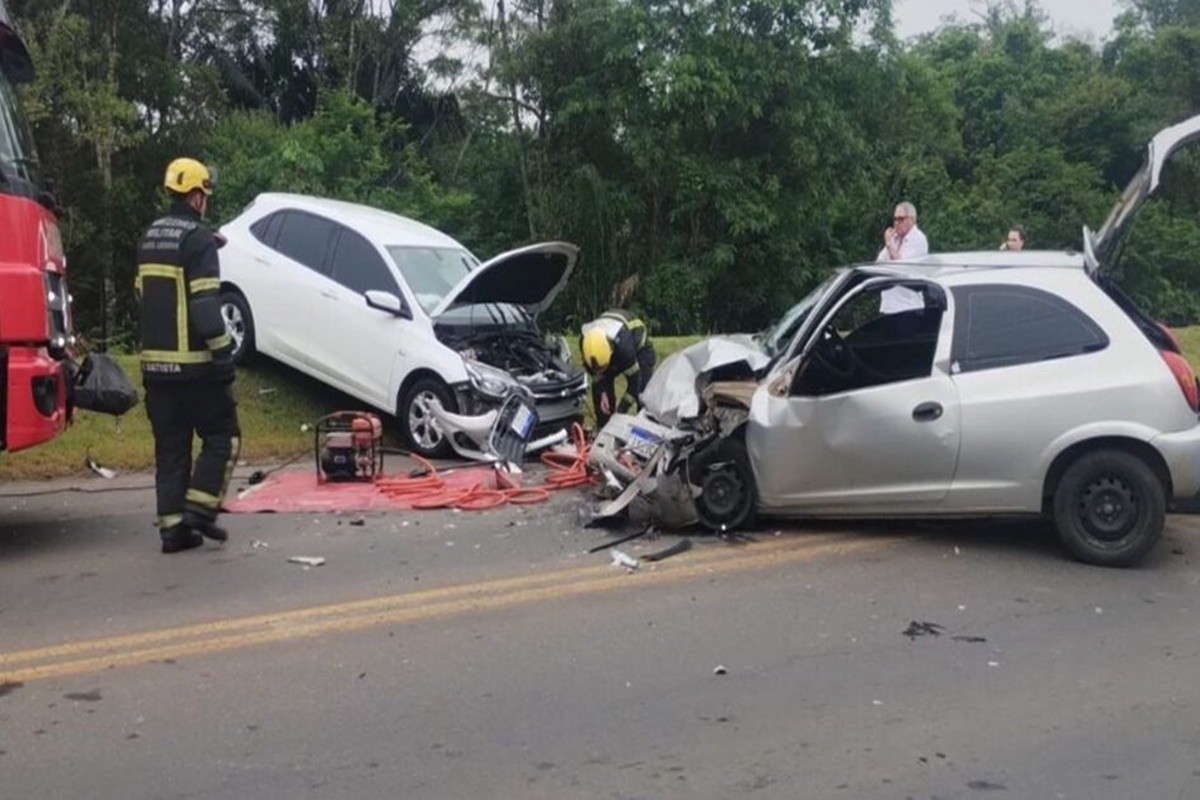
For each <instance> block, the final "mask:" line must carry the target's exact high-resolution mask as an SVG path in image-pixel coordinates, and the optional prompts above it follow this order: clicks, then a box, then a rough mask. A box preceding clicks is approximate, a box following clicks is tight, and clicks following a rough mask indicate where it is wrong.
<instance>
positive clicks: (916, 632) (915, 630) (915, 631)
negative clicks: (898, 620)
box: [902, 620, 946, 639]
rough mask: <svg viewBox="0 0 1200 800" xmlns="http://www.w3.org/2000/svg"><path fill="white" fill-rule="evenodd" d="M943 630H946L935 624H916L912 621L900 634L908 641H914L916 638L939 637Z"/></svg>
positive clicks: (916, 622)
mask: <svg viewBox="0 0 1200 800" xmlns="http://www.w3.org/2000/svg"><path fill="white" fill-rule="evenodd" d="M944 630H946V629H945V628H944V627H942V626H941V625H938V624H937V623H936V622H918V621H916V620H913V621H912V622H910V623H908V627H907V628H905V629H904V630H903V632H902V633H903V634H904V635H905V636H907V637H908V638H909V639H916V638H917V637H918V636H941V635H942V631H944Z"/></svg>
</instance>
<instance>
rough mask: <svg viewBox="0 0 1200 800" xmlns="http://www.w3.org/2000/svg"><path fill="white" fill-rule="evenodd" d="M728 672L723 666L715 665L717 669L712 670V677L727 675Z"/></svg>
mask: <svg viewBox="0 0 1200 800" xmlns="http://www.w3.org/2000/svg"><path fill="white" fill-rule="evenodd" d="M728 673H729V670H727V669H725V666H724V665H723V664H717V668H716V669H714V670H713V675H727V674H728Z"/></svg>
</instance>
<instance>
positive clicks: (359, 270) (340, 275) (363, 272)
mask: <svg viewBox="0 0 1200 800" xmlns="http://www.w3.org/2000/svg"><path fill="white" fill-rule="evenodd" d="M340 231H341V235H339V236H338V241H337V247H336V248H335V249H334V251H333V279H334V280H335V281H337V282H338V283H340V284H341V285H342V286H345V287H346V288H347V289H350V290H351V291H355V292H358V293H359V294H362V293H363V292H368V291H370V290H372V289H378V290H379V291H384V292H391V293H392V294H394V295H396V296H397V297H399V296H400V289H399V287H398V286H397V285H396V279H395V278H394V277H393V276H392V271H391V269H390V268H389V267H388V265H387V262H385V261H384V260H383V256H381V255H379V251H377V250H376V249H375V247H374V246H373V245H372V244H371V243H370V242H368V241H367V240H366V239H364V238H363V237H362V236H360V235H359V234H357V233H355V232H354V231H352V230H350V229H349V228H341V229H340Z"/></svg>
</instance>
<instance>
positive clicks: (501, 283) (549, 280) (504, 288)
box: [429, 242, 579, 317]
mask: <svg viewBox="0 0 1200 800" xmlns="http://www.w3.org/2000/svg"><path fill="white" fill-rule="evenodd" d="M578 258H579V248H578V247H576V246H575V245H573V244H568V243H567V242H543V243H542V244H531V245H528V246H527V247H521V248H518V249H516V250H509V251H508V252H507V253H501V254H500V255H498V256H496V257H495V258H492V259H490V260H488V261H485V262H484V263H483V264H480V265H479V266H478V267H476V268H475V269H473V270H471V271H470V273H468V274H467V275H466V277H464V278H463V279H462V280H461V281H459V282H458V285H457V286H455V287H454V288H453V289H451V290H450V292H449V293H448V294H447V295H446V296H445V297H443V298H442V300H441V302H439V303H438V304H437V305H436V306H435V307H434V308H433V310H432V311H431V312H430V314H429V315H430V316H431V317H437V316H440V315H441V314H443V313H444V312H445V311H446V310H447V309H449V308H452V307H453V306H456V305H463V304H473V303H511V304H512V305H515V306H520V307H522V308H524V309H525V310H526V311H528V312H529V313H530V314H538V313H540V312H542V311H544V310H545V309H546V308H548V307H549V305H550V304H551V303H552V302H554V298H555V297H557V296H558V293H559V292H561V291H562V290H563V287H564V286H566V285H567V279H568V278H570V277H571V272H572V271H573V270H574V269H575V262H576V261H577V260H578Z"/></svg>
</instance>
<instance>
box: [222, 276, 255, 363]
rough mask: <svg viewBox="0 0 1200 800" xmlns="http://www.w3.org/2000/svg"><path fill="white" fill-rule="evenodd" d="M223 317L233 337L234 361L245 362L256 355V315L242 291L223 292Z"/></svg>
mask: <svg viewBox="0 0 1200 800" xmlns="http://www.w3.org/2000/svg"><path fill="white" fill-rule="evenodd" d="M221 319H223V320H225V328H226V329H227V330H228V331H229V335H230V336H232V337H233V363H235V364H245V363H246V362H247V361H249V360H250V358H251V356H253V355H254V315H253V314H251V313H250V304H249V303H247V302H246V298H245V297H243V296H242V295H241V293H240V292H234V291H224V292H221Z"/></svg>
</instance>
